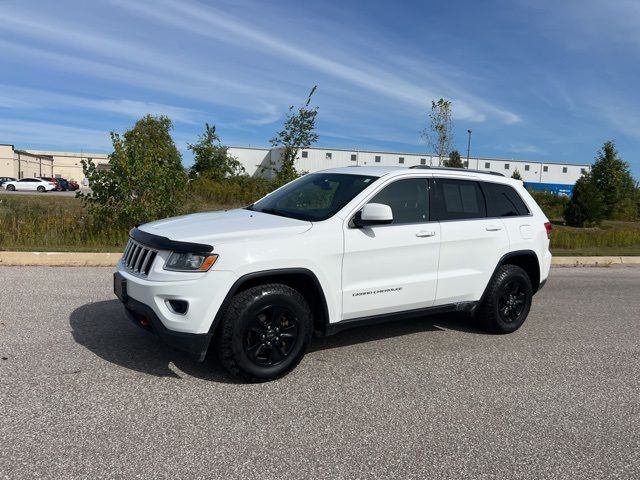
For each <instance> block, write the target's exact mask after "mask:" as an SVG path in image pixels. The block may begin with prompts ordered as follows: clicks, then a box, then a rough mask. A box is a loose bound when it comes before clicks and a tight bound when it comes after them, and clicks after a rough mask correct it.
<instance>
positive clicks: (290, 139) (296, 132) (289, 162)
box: [271, 86, 318, 185]
mask: <svg viewBox="0 0 640 480" xmlns="http://www.w3.org/2000/svg"><path fill="white" fill-rule="evenodd" d="M316 88H317V86H314V87H313V88H312V89H311V92H310V93H309V96H308V97H307V101H306V102H305V103H304V104H303V105H301V106H299V107H298V109H297V111H296V110H294V108H295V107H294V106H293V105H292V106H290V107H289V113H288V114H287V118H286V119H285V122H284V126H283V128H282V130H281V131H279V132H278V133H277V135H276V136H275V137H274V138H272V139H271V145H272V146H273V147H282V150H281V153H280V159H281V162H282V163H281V165H280V168H278V169H277V170H276V181H277V182H278V184H280V185H282V184H285V183H287V182H290V181H291V180H294V179H296V178H297V177H298V172H297V171H296V167H295V161H296V158H297V157H298V152H299V151H300V149H303V148H309V147H310V146H311V145H312V144H313V143H315V142H316V141H317V140H318V134H317V133H316V131H315V129H316V117H317V115H318V107H310V106H309V105H310V104H311V97H312V96H313V94H314V93H315V91H316Z"/></svg>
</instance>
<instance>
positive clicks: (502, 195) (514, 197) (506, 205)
mask: <svg viewBox="0 0 640 480" xmlns="http://www.w3.org/2000/svg"><path fill="white" fill-rule="evenodd" d="M482 188H483V189H484V191H485V194H486V198H487V216H489V217H517V216H520V215H529V213H530V212H529V209H528V208H527V205H526V203H524V200H522V197H520V195H519V194H518V192H516V191H515V189H514V188H513V187H511V186H509V185H504V184H501V183H490V182H483V183H482Z"/></svg>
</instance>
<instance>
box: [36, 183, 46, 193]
mask: <svg viewBox="0 0 640 480" xmlns="http://www.w3.org/2000/svg"><path fill="white" fill-rule="evenodd" d="M38 191H39V192H40V193H44V192H45V188H44V187H43V186H42V185H40V186H39V187H38Z"/></svg>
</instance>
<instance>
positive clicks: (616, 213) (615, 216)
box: [591, 140, 638, 220]
mask: <svg viewBox="0 0 640 480" xmlns="http://www.w3.org/2000/svg"><path fill="white" fill-rule="evenodd" d="M591 178H592V181H593V183H594V185H595V186H596V187H597V189H598V190H599V191H600V193H601V194H602V196H603V199H604V215H605V218H608V219H611V220H634V219H635V218H636V217H637V214H638V211H637V205H636V204H635V199H634V196H635V182H634V180H633V177H632V175H631V171H630V169H629V164H628V163H627V162H625V161H624V160H622V159H621V158H620V157H619V156H618V151H617V150H616V147H615V143H614V142H613V140H610V141H607V142H605V143H604V145H603V146H602V149H601V150H600V151H599V152H598V155H597V156H596V159H595V163H594V164H593V166H592V167H591Z"/></svg>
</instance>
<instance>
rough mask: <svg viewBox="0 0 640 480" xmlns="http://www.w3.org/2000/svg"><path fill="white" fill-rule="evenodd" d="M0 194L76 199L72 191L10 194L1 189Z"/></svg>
mask: <svg viewBox="0 0 640 480" xmlns="http://www.w3.org/2000/svg"><path fill="white" fill-rule="evenodd" d="M81 191H82V192H83V193H87V192H88V189H84V190H81ZM0 194H3V195H13V196H16V195H17V196H22V195H38V196H46V195H50V196H55V197H72V198H73V197H75V196H76V192H72V191H69V190H68V191H66V192H58V191H51V192H46V193H40V192H31V191H15V192H10V191H8V190H6V189H5V188H4V187H0Z"/></svg>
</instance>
